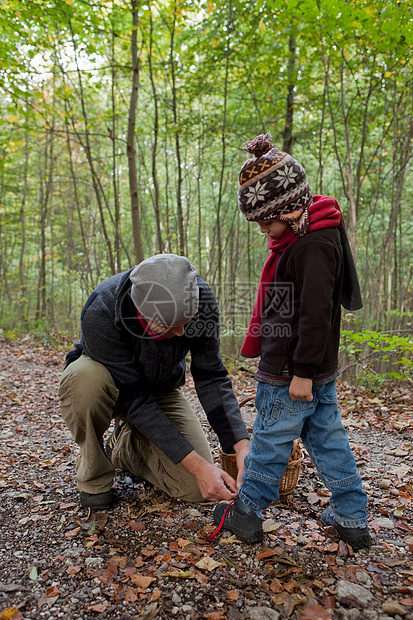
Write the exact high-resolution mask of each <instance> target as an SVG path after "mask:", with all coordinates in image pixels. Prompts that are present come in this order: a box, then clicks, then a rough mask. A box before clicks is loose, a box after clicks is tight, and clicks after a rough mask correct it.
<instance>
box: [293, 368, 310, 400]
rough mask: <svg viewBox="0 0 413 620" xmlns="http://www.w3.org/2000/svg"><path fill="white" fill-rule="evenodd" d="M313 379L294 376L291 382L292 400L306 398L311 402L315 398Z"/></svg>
mask: <svg viewBox="0 0 413 620" xmlns="http://www.w3.org/2000/svg"><path fill="white" fill-rule="evenodd" d="M312 390H313V380H312V379H306V378H305V377H297V375H294V377H293V378H292V380H291V383H290V398H291V400H306V401H308V402H309V403H311V401H312V400H313V391H312Z"/></svg>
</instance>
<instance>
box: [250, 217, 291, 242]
mask: <svg viewBox="0 0 413 620" xmlns="http://www.w3.org/2000/svg"><path fill="white" fill-rule="evenodd" d="M257 224H258V226H259V227H260V229H261V232H262V233H265V234H266V235H268V236H269V237H277V238H278V237H282V236H283V234H284V233H285V231H286V230H287V228H288V226H289V224H288V223H287V222H282V221H281V220H275V219H274V220H273V219H271V220H259V221H258V222H257Z"/></svg>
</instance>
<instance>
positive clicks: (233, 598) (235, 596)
mask: <svg viewBox="0 0 413 620" xmlns="http://www.w3.org/2000/svg"><path fill="white" fill-rule="evenodd" d="M227 598H228V599H229V600H230V601H237V600H238V599H239V594H238V592H237V591H236V590H228V592H227Z"/></svg>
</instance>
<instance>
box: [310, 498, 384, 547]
mask: <svg viewBox="0 0 413 620" xmlns="http://www.w3.org/2000/svg"><path fill="white" fill-rule="evenodd" d="M320 520H321V523H322V524H323V525H326V526H328V525H330V526H333V527H335V528H336V530H337V532H338V535H339V536H340V538H341V540H344V542H346V543H347V544H349V545H351V546H352V548H353V550H354V551H358V550H359V549H363V548H367V549H368V548H369V547H371V544H372V540H371V536H370V533H369V530H368V528H367V527H343V526H342V525H340V524H339V523H338V522H337V518H336V515H335V514H334V512H333V511H332V510H331V508H326V509H325V510H323V512H322V513H321V517H320Z"/></svg>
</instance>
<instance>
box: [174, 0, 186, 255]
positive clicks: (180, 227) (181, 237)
mask: <svg viewBox="0 0 413 620" xmlns="http://www.w3.org/2000/svg"><path fill="white" fill-rule="evenodd" d="M176 9H177V7H176V2H175V4H174V16H173V20H174V21H173V24H172V29H171V45H170V64H171V78H172V111H173V119H174V131H175V155H176V168H177V172H178V179H177V187H176V214H177V218H178V235H179V254H181V255H183V256H185V254H186V243H185V233H184V221H183V212H182V161H181V144H180V140H179V117H178V101H177V92H176V75H175V59H174V41H175V27H176V13H177V10H176Z"/></svg>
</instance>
